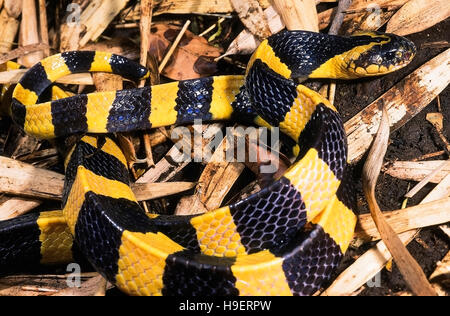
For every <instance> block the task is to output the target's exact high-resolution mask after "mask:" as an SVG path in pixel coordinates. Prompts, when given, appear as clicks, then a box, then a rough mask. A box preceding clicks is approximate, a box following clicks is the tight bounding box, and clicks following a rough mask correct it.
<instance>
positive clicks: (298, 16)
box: [271, 0, 319, 32]
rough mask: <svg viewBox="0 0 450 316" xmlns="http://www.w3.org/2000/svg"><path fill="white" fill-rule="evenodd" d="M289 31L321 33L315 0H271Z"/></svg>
mask: <svg viewBox="0 0 450 316" xmlns="http://www.w3.org/2000/svg"><path fill="white" fill-rule="evenodd" d="M271 3H272V5H273V6H274V8H275V9H276V11H277V12H278V14H279V15H280V16H281V18H282V20H283V22H284V24H285V25H286V27H287V29H288V30H305V31H312V32H319V19H318V17H317V10H316V2H315V0H271Z"/></svg>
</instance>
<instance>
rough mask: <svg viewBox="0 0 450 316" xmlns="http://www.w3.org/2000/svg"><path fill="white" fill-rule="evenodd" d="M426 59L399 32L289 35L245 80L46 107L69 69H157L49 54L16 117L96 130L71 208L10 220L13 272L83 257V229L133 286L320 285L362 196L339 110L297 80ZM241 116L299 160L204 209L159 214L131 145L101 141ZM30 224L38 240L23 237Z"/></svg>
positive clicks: (287, 290)
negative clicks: (143, 188)
mask: <svg viewBox="0 0 450 316" xmlns="http://www.w3.org/2000/svg"><path fill="white" fill-rule="evenodd" d="M414 54H415V47H414V45H413V44H412V43H411V42H410V41H408V40H406V39H404V38H401V37H398V36H395V35H391V34H381V33H364V34H358V35H355V36H351V37H339V36H329V35H325V34H318V33H311V32H303V31H290V32H289V31H284V32H281V33H279V34H276V35H273V36H272V37H270V38H269V39H268V40H265V41H264V42H263V43H262V44H261V46H260V47H259V48H258V49H257V51H256V52H255V53H254V55H253V57H252V58H251V60H250V62H249V66H248V70H247V75H246V76H245V77H244V76H222V77H212V78H204V79H198V80H188V81H183V82H173V83H169V84H163V85H158V86H152V87H144V88H141V89H132V90H122V91H112V92H101V93H92V94H87V95H86V94H85V95H75V96H73V97H67V98H62V99H59V100H54V101H51V102H41V100H40V96H41V95H42V93H43V92H44V90H45V89H47V88H48V87H49V86H50V85H51V84H52V83H53V82H55V80H57V79H59V78H60V77H62V76H65V75H68V74H73V73H80V72H94V71H104V72H112V73H116V74H119V75H121V76H123V77H125V78H128V79H132V80H139V79H142V78H146V77H147V76H148V71H147V70H146V69H145V68H143V67H142V66H140V65H138V64H136V63H134V62H132V61H129V60H128V59H125V58H123V57H120V56H116V55H113V54H108V53H101V52H68V53H62V54H59V55H55V56H52V57H49V58H47V59H44V60H43V61H41V62H40V63H39V64H37V65H36V66H34V67H33V68H32V69H30V70H29V71H28V72H27V73H26V75H25V76H24V77H23V79H22V80H21V81H20V83H19V84H18V85H17V87H16V88H15V90H14V94H13V101H12V111H11V114H12V117H13V119H14V121H15V122H16V123H17V124H19V125H20V126H21V127H22V128H23V129H24V130H25V132H27V133H28V134H30V135H34V136H36V137H39V138H55V137H64V136H68V135H72V134H82V135H85V134H86V136H84V137H83V138H82V139H81V141H79V142H78V144H77V145H76V146H75V147H74V148H73V149H72V150H71V151H70V153H69V155H68V157H67V158H66V181H65V186H64V194H63V206H62V208H63V210H62V212H53V213H43V214H41V215H36V214H34V215H28V216H25V217H21V218H19V219H15V220H11V221H7V222H1V223H0V237H2V238H0V240H1V241H0V259H1V262H0V267H7V266H8V265H12V264H14V263H15V262H17V261H18V260H23V258H24V257H25V256H27V255H28V256H29V257H33V258H35V260H36V261H39V262H41V263H55V262H57V261H64V260H65V261H70V260H72V259H71V257H72V255H71V250H70V249H71V247H72V239H71V238H70V236H73V240H74V241H75V244H76V245H77V247H78V248H79V249H80V251H81V253H82V254H83V255H84V256H85V257H86V258H87V259H88V260H89V262H90V263H91V264H92V265H93V267H95V269H96V270H97V271H98V272H100V273H101V274H102V275H103V276H104V277H105V278H107V279H108V280H109V281H110V282H112V283H113V284H115V285H116V286H117V287H118V288H120V289H121V290H122V291H124V292H125V293H128V294H131V295H209V296H210V295H311V294H313V293H314V292H315V291H317V290H318V289H319V288H320V287H321V285H322V284H323V282H324V281H326V280H328V279H329V277H330V276H331V274H332V273H333V271H334V270H335V268H336V267H337V266H338V265H339V263H340V261H341V258H342V256H343V254H344V253H345V252H346V250H347V248H348V246H349V243H350V241H351V239H352V236H353V232H354V227H355V224H356V217H355V215H354V214H353V212H352V205H353V195H354V192H352V183H351V181H352V179H351V178H350V177H349V176H347V175H346V172H347V171H348V167H347V140H346V134H345V131H344V127H343V123H342V121H341V119H340V117H339V115H338V113H337V111H336V109H335V108H334V106H333V105H331V104H330V102H329V101H327V100H326V99H325V98H323V97H322V96H321V95H319V94H318V93H316V92H314V91H312V90H310V89H308V88H306V87H305V86H302V85H297V84H296V83H295V81H294V80H293V79H295V78H302V79H304V78H338V79H356V78H359V77H365V76H373V75H380V74H384V73H388V72H391V71H394V70H397V69H399V68H401V67H403V66H405V65H406V64H408V63H409V62H410V60H411V59H412V58H413V56H414ZM236 118H238V119H245V120H246V121H251V122H253V123H255V124H257V125H259V126H264V127H269V128H273V127H278V128H279V129H280V131H281V132H282V133H283V134H285V135H287V136H288V137H289V138H290V139H292V140H293V141H294V142H295V144H296V146H295V148H294V153H295V155H296V156H297V158H296V160H295V163H294V164H293V165H292V166H291V167H290V168H289V169H288V170H287V171H286V172H285V173H284V175H283V176H282V177H280V178H279V179H275V180H274V182H273V183H272V184H271V185H269V186H268V187H266V188H264V189H263V190H262V191H260V192H258V193H256V194H254V195H251V196H250V197H248V198H246V199H244V200H242V201H239V202H237V203H235V204H232V205H229V206H225V207H222V208H220V209H218V210H215V211H212V212H209V213H206V214H202V215H198V216H189V217H182V216H148V215H147V214H146V213H145V212H144V211H143V210H142V209H141V208H140V207H139V204H138V203H137V201H136V198H135V196H134V195H133V192H132V191H131V188H130V178H129V172H128V169H127V163H126V160H125V157H124V155H123V153H122V152H121V150H120V149H119V147H118V146H117V145H116V143H115V142H114V141H113V140H112V138H109V137H107V138H106V141H104V142H102V143H101V144H100V142H98V141H97V137H96V136H95V134H99V133H100V134H110V133H117V132H127V131H135V130H147V129H150V128H155V127H160V126H168V125H172V124H189V123H192V122H193V121H194V120H195V119H202V120H204V121H216V120H231V119H236ZM52 225H53V226H52ZM56 227H57V228H56ZM56 229H59V230H61V231H62V232H65V234H66V236H69V238H67V239H64V241H63V242H61V244H60V245H61V246H60V247H59V248H61V249H56V248H58V247H55V246H54V245H53V241H52V240H51V238H52V237H50V236H51V235H54V234H53V231H54V230H56ZM24 231H30V233H31V232H33V236H34V237H30V236H29V237H26V238H25V237H21V238H16V237H15V236H16V235H17V234H18V233H22V234H24ZM36 238H39V239H38V240H36ZM36 247H40V250H36V249H35V248H36ZM18 249H25V250H27V251H24V252H25V253H28V254H23V253H22V252H21V251H19V250H18ZM59 250H62V251H65V252H64V255H60V254H58V251H59ZM20 258H22V259H20ZM58 258H59V259H61V260H58Z"/></svg>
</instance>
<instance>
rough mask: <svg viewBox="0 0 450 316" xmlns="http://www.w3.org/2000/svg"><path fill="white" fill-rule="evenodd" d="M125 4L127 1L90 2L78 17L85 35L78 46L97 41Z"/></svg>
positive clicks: (104, 0) (94, 0)
mask: <svg viewBox="0 0 450 316" xmlns="http://www.w3.org/2000/svg"><path fill="white" fill-rule="evenodd" d="M127 3H128V0H93V1H91V2H90V3H89V5H88V6H87V7H86V9H85V10H83V12H82V14H81V17H80V23H81V24H82V25H84V26H85V27H86V34H85V35H84V36H83V37H82V38H81V40H80V46H81V47H83V46H84V45H86V44H87V43H88V42H89V41H95V40H97V39H98V37H99V36H100V35H101V34H102V33H103V31H104V30H105V29H106V28H107V27H108V25H109V24H110V23H111V22H112V20H114V18H115V17H116V16H117V15H118V14H119V13H120V11H121V10H122V9H123V8H124V7H125V5H126V4H127Z"/></svg>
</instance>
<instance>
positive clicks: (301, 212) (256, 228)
mask: <svg viewBox="0 0 450 316" xmlns="http://www.w3.org/2000/svg"><path fill="white" fill-rule="evenodd" d="M230 213H231V215H232V216H233V220H234V223H235V225H236V229H237V231H238V233H239V235H240V236H241V242H242V244H243V246H244V247H245V249H246V251H247V253H255V252H258V251H260V250H262V249H272V248H274V247H277V246H280V245H282V244H285V243H287V242H289V241H290V240H291V239H292V237H293V235H295V233H297V232H298V231H299V230H300V229H301V228H302V227H303V226H304V225H305V223H306V207H305V203H304V202H303V200H302V197H301V195H300V193H299V192H298V191H297V190H296V189H295V188H294V187H293V186H292V185H291V183H290V181H289V180H288V179H286V178H284V177H283V178H281V179H280V180H278V181H275V182H274V183H273V184H272V185H270V186H269V187H267V188H264V189H262V190H261V191H260V192H258V193H256V194H254V195H251V196H250V197H248V198H247V199H244V200H242V201H239V202H237V203H235V204H233V205H230Z"/></svg>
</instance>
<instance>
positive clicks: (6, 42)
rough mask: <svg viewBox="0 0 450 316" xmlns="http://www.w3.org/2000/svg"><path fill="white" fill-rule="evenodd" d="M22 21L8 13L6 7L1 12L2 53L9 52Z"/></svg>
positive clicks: (0, 50)
mask: <svg viewBox="0 0 450 316" xmlns="http://www.w3.org/2000/svg"><path fill="white" fill-rule="evenodd" d="M19 26H20V22H19V21H18V20H17V19H16V18H14V17H12V16H10V15H8V13H7V11H6V9H5V8H3V9H2V10H1V12H0V53H7V52H9V51H10V50H11V49H12V47H13V44H14V39H15V38H16V35H17V32H18V30H19Z"/></svg>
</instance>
